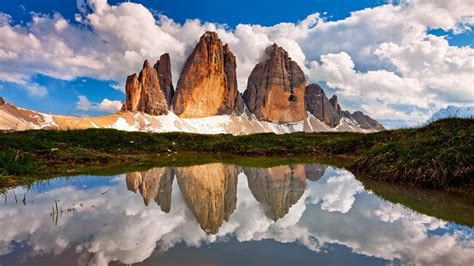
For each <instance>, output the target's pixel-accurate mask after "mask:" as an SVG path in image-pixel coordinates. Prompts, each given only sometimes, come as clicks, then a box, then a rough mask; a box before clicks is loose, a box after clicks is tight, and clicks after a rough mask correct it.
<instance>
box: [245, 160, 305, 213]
mask: <svg viewBox="0 0 474 266" xmlns="http://www.w3.org/2000/svg"><path fill="white" fill-rule="evenodd" d="M244 173H245V175H246V176H247V179H248V183H249V188H250V191H252V194H253V196H254V197H255V199H256V200H257V201H259V202H261V203H263V204H264V205H265V206H266V212H265V213H266V215H267V216H268V218H270V219H272V220H273V221H276V220H278V219H280V218H283V217H284V216H285V215H286V214H287V213H288V210H289V209H290V207H291V206H293V205H294V204H295V203H296V202H297V201H298V200H299V199H300V198H301V196H302V195H303V192H304V189H305V187H306V179H305V170H304V166H303V165H296V166H293V165H292V166H277V167H272V168H244Z"/></svg>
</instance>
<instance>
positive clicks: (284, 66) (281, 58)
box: [243, 44, 306, 123]
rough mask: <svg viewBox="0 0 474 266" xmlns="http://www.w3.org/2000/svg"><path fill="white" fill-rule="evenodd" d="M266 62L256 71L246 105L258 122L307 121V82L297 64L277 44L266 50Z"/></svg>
mask: <svg viewBox="0 0 474 266" xmlns="http://www.w3.org/2000/svg"><path fill="white" fill-rule="evenodd" d="M265 53H266V56H267V59H266V60H265V61H263V62H261V63H258V64H257V65H256V66H255V68H254V69H253V71H252V73H251V74H250V77H249V79H248V83H247V89H246V90H245V92H244V97H243V98H244V102H245V103H246V105H247V107H248V109H249V111H250V112H252V113H254V114H255V116H256V117H257V119H259V120H265V121H269V122H273V123H289V122H295V121H301V120H303V119H304V118H305V106H304V91H305V86H306V79H305V76H304V73H303V71H302V70H301V68H300V67H299V66H298V64H297V63H296V62H294V61H292V60H291V58H290V57H289V56H288V53H287V52H286V51H285V50H284V49H283V48H281V47H278V46H277V45H276V44H273V45H272V46H270V47H268V48H267V49H266V50H265Z"/></svg>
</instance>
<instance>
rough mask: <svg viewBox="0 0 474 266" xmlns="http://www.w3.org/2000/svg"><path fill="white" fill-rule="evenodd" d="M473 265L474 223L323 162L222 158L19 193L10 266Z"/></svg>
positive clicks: (0, 208)
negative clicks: (419, 207) (413, 203)
mask: <svg viewBox="0 0 474 266" xmlns="http://www.w3.org/2000/svg"><path fill="white" fill-rule="evenodd" d="M135 263H137V264H145V265H315V264H320V265H387V264H388V265H474V231H473V228H472V227H469V226H464V225H460V224H456V223H454V222H447V221H443V220H440V219H438V218H435V217H430V216H427V215H425V214H421V213H417V212H415V211H413V210H411V209H409V208H407V207H405V206H403V205H400V204H395V203H391V202H390V201H387V200H384V199H382V198H381V197H379V196H377V195H375V194H374V193H372V192H371V191H368V190H366V189H365V188H364V185H363V184H362V183H361V182H359V181H358V180H357V179H356V178H355V177H354V176H353V175H352V174H351V173H350V172H348V171H346V170H343V169H337V168H334V167H330V166H323V165H319V164H295V165H283V166H276V167H271V168H252V167H240V166H235V165H227V164H221V163H212V164H205V165H196V166H190V167H164V168H154V169H150V170H147V171H142V172H133V173H127V174H122V175H117V176H110V177H98V176H77V177H69V178H61V177H59V178H56V179H51V180H49V181H44V182H39V183H37V184H34V185H33V186H31V187H30V188H27V187H18V188H15V189H12V190H10V191H8V192H7V193H6V195H4V201H3V202H2V203H1V204H0V265H2V266H4V265H22V264H25V265H107V264H135Z"/></svg>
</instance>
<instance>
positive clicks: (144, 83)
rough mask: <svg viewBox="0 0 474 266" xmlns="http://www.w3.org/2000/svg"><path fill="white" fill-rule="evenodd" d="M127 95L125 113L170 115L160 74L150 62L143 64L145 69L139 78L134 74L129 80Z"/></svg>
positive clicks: (126, 87) (126, 89) (126, 86)
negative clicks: (161, 85)
mask: <svg viewBox="0 0 474 266" xmlns="http://www.w3.org/2000/svg"><path fill="white" fill-rule="evenodd" d="M125 94H126V100H125V104H124V106H123V108H122V110H124V111H131V112H144V113H147V114H151V115H166V114H168V109H169V108H168V103H167V101H166V96H165V94H164V93H163V91H162V90H161V87H160V80H159V78H158V74H157V72H156V70H155V69H154V68H153V67H151V66H150V63H149V62H148V60H145V62H144V63H143V69H142V71H141V72H140V75H139V76H138V77H137V75H136V74H133V75H131V76H129V77H128V78H127V83H126V85H125Z"/></svg>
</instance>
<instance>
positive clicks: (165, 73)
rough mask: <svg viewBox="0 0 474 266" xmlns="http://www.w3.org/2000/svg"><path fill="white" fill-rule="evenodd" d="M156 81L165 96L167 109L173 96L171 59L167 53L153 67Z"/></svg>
mask: <svg viewBox="0 0 474 266" xmlns="http://www.w3.org/2000/svg"><path fill="white" fill-rule="evenodd" d="M154 68H155V70H156V73H157V74H158V79H159V80H160V88H161V90H162V91H163V93H164V94H165V97H166V103H167V104H168V107H170V106H171V101H172V99H173V95H174V88H173V77H172V75H171V58H170V55H169V54H168V53H166V54H163V55H162V56H161V57H160V60H158V61H157V62H156V64H155V65H154Z"/></svg>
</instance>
